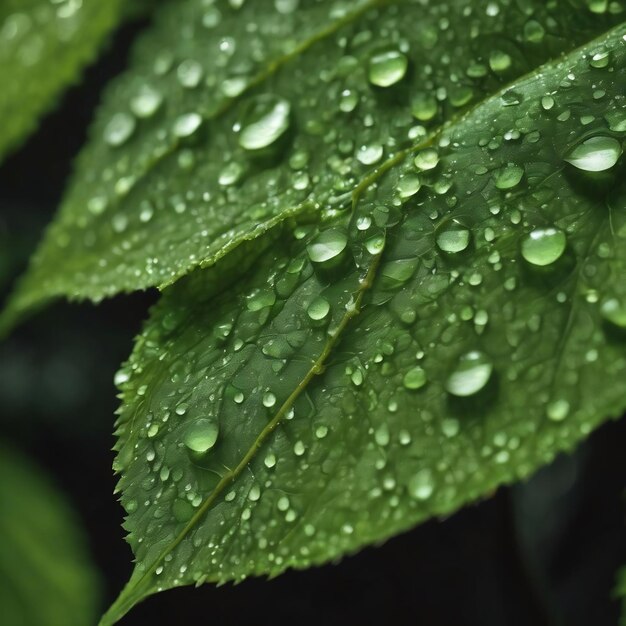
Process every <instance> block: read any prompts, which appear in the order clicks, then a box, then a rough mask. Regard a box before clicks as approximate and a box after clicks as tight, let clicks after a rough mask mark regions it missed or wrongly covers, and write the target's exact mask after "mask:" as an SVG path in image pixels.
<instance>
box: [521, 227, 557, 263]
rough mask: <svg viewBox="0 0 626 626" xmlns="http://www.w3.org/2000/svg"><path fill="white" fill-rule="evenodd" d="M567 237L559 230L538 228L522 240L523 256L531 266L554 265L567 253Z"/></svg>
mask: <svg viewBox="0 0 626 626" xmlns="http://www.w3.org/2000/svg"><path fill="white" fill-rule="evenodd" d="M566 245H567V237H566V236H565V233H564V232H563V231H562V230H560V229H559V228H537V229H536V230H533V231H532V232H531V233H528V235H526V237H524V239H523V240H522V256H523V257H524V260H526V261H528V263H530V264H531V265H538V266H546V265H550V264H552V263H554V262H555V261H556V260H557V259H559V258H560V257H561V255H562V254H563V252H565V247H566Z"/></svg>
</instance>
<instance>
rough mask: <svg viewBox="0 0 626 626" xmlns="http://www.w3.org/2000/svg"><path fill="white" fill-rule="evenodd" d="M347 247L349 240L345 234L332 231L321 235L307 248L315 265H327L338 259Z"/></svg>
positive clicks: (326, 231)
mask: <svg viewBox="0 0 626 626" xmlns="http://www.w3.org/2000/svg"><path fill="white" fill-rule="evenodd" d="M347 245H348V238H347V236H346V234H345V233H344V232H342V231H340V230H336V229H330V230H325V231H324V232H322V233H320V234H319V235H318V236H317V237H316V238H315V240H313V241H312V242H311V243H310V244H309V245H308V246H307V252H308V253H309V258H310V259H311V261H313V262H314V263H326V262H328V261H331V260H332V259H335V258H336V257H338V256H339V255H340V254H341V253H342V252H343V251H344V250H345V248H346V246H347Z"/></svg>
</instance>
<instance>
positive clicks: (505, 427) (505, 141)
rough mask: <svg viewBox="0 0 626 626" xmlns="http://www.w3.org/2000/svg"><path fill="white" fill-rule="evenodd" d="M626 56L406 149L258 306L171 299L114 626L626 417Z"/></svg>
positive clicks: (149, 343)
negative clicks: (158, 600)
mask: <svg viewBox="0 0 626 626" xmlns="http://www.w3.org/2000/svg"><path fill="white" fill-rule="evenodd" d="M490 6H491V5H490ZM391 15H392V16H393V17H390V19H392V20H393V23H394V24H396V27H398V28H399V27H400V26H399V25H400V24H402V23H404V22H406V20H405V19H403V14H402V13H401V12H400V11H398V12H397V13H395V12H392V14H391ZM507 18H508V20H509V22H508V23H509V24H511V23H512V22H511V19H512V17H511V15H508V16H507ZM379 19H380V16H379ZM481 19H483V18H481ZM464 28H468V30H470V31H471V30H472V25H471V24H470V25H467V24H464ZM387 31H389V32H393V28H390V27H389V28H386V29H382V31H381V32H387ZM625 37H626V25H624V24H622V25H620V26H619V27H617V28H616V29H614V30H611V31H609V32H608V33H607V34H605V35H603V36H602V37H600V38H599V39H596V40H594V41H591V42H589V43H588V44H586V45H585V46H583V47H581V48H579V49H577V50H575V51H573V52H571V53H570V54H569V55H567V56H565V57H562V58H559V59H558V60H555V61H553V62H550V63H548V64H546V65H544V66H542V67H539V68H536V70H534V71H532V72H529V73H528V74H527V75H526V76H524V77H522V78H520V79H518V80H516V81H514V82H513V83H512V84H510V85H508V86H506V87H504V88H502V89H500V90H499V91H497V92H496V93H494V94H493V95H492V96H490V97H487V98H485V99H484V100H483V101H481V102H479V103H477V104H476V106H474V107H473V108H471V109H469V110H467V111H465V112H464V113H462V114H459V115H456V116H453V117H452V118H451V119H450V120H449V122H448V123H447V124H445V125H444V126H443V127H436V128H435V129H434V130H433V131H432V132H430V133H428V134H427V135H426V136H425V137H424V138H423V139H422V140H421V141H419V142H418V143H417V144H416V145H413V146H410V147H407V148H405V149H402V150H399V151H396V152H395V153H394V154H393V156H390V158H389V159H388V160H386V161H383V162H381V164H380V165H379V167H378V169H377V170H375V171H374V172H373V173H370V174H369V175H368V176H367V177H366V178H364V179H363V180H362V181H361V183H360V184H358V185H357V186H356V187H355V188H354V192H353V193H352V194H351V199H352V202H351V205H350V206H348V207H346V208H345V209H344V210H343V211H337V212H336V213H335V214H334V215H326V216H324V217H323V218H322V219H321V221H320V223H319V224H317V225H308V226H307V225H302V224H301V225H299V226H298V227H296V228H293V229H290V228H285V229H284V232H283V233H282V235H281V236H280V237H279V238H278V239H277V242H276V243H274V245H273V246H272V247H271V249H270V252H269V253H266V254H264V255H262V257H261V259H260V260H259V261H257V262H255V264H254V265H255V271H254V272H252V273H249V274H248V275H247V276H246V277H245V278H244V279H242V280H240V281H239V282H238V283H237V284H236V286H234V287H231V288H230V289H226V290H224V289H223V288H222V287H221V286H220V285H219V284H218V283H217V284H216V280H218V278H219V272H220V266H219V265H218V266H217V267H216V268H209V269H207V270H204V271H201V272H195V273H193V274H191V275H190V276H188V277H187V278H185V279H184V280H181V281H179V282H178V283H177V284H176V285H174V286H172V287H170V288H168V289H167V290H165V293H164V296H163V298H162V300H161V302H160V303H159V304H158V305H157V306H156V307H155V309H154V310H153V311H152V314H151V318H150V320H149V322H148V323H147V325H146V328H145V330H144V332H143V334H142V335H141V336H140V337H139V339H138V341H137V345H136V347H135V351H134V353H133V355H132V356H131V359H130V361H129V363H128V364H127V365H126V366H125V367H124V368H123V369H122V370H120V372H119V373H118V375H117V380H118V383H120V385H121V389H122V400H123V403H122V407H121V412H120V417H119V421H118V424H117V435H118V437H119V441H118V444H117V449H118V451H119V453H118V456H117V460H116V469H117V470H118V471H119V472H120V473H121V478H120V483H119V488H120V490H121V491H122V503H123V505H124V507H125V508H126V511H127V512H128V518H127V520H126V524H125V526H126V528H127V530H128V532H129V536H128V538H129V541H130V544H131V546H132V548H133V551H134V553H135V556H136V560H137V565H136V568H135V572H134V573H133V576H132V577H131V580H130V582H129V583H128V585H127V587H126V588H125V590H124V591H123V592H122V594H121V596H120V598H119V599H118V600H117V601H116V603H115V604H114V605H113V607H112V608H111V609H110V611H109V612H108V613H107V614H106V615H105V617H104V618H103V620H102V624H103V625H106V624H111V623H113V622H114V621H115V620H116V619H119V617H120V616H121V615H123V614H124V613H125V612H126V611H128V610H129V609H130V608H131V607H132V606H133V605H134V604H135V603H136V602H138V601H139V600H141V599H142V598H144V597H146V596H147V595H150V594H152V593H155V592H157V591H161V590H164V589H167V588H171V587H176V586H179V585H186V584H192V583H196V584H197V583H200V582H204V581H214V582H224V581H228V580H240V579H242V578H244V577H246V576H248V575H260V574H268V575H271V576H274V575H277V574H279V573H280V572H282V571H283V570H284V569H286V568H288V567H297V568H299V567H307V566H309V565H311V564H315V563H321V562H324V561H327V560H330V559H334V558H337V557H339V556H341V555H343V554H345V553H350V552H353V551H355V550H357V549H359V548H360V547H362V546H364V545H366V544H369V543H373V542H379V541H381V540H384V539H386V538H387V537H390V536H391V535H393V534H396V533H398V532H401V531H403V530H405V529H407V528H409V527H411V526H413V525H414V524H416V523H418V522H420V521H422V520H424V519H427V518H428V517H431V516H434V515H445V514H449V513H451V512H452V511H454V510H455V509H457V508H458V507H459V506H461V505H463V504H464V503H466V502H469V501H471V500H474V499H476V498H479V497H481V496H485V495H486V494H489V493H491V492H492V490H493V489H495V488H496V487H497V486H498V485H500V484H503V483H508V482H511V481H514V480H518V479H520V478H524V477H526V476H528V475H529V474H530V473H532V472H533V471H534V470H535V469H536V468H537V467H539V466H540V465H542V464H544V463H547V462H549V461H550V460H551V459H553V458H554V456H555V455H556V454H557V453H558V452H559V451H564V450H571V449H572V447H573V446H574V445H575V444H576V443H577V442H578V441H580V440H581V439H582V438H584V437H585V436H586V435H587V434H588V433H589V432H590V431H591V430H592V429H593V428H594V427H596V426H597V425H598V424H600V423H602V422H603V421H604V420H605V419H606V418H607V417H611V416H613V417H614V416H618V415H620V414H621V412H622V411H623V410H624V408H626V394H625V393H624V387H623V381H624V376H625V372H626V335H625V333H626V286H625V283H624V281H623V276H624V272H625V271H626V211H625V210H624V209H625V207H626V183H625V182H624V181H625V178H624V158H623V156H622V146H623V142H624V137H625V136H626V125H625V124H624V121H625V117H624V110H625V108H624V105H625V95H624V89H623V85H624V80H625V78H626V46H625ZM465 57H466V58H469V57H470V55H469V54H467V53H466V54H465ZM494 58H495V59H497V62H496V60H494V61H493V63H492V65H495V66H496V67H501V66H502V65H503V64H504V61H503V60H502V58H501V57H500V56H497V57H495V56H494ZM397 61H398V59H397V55H394V54H391V53H388V52H387V53H385V55H384V58H383V62H384V63H391V66H392V69H393V67H396V68H397V65H396V64H397ZM387 71H391V70H390V69H389V68H387ZM394 71H396V70H394ZM381 80H382V79H381ZM245 254H246V251H245V250H241V251H240V255H237V256H240V257H241V258H242V259H243V258H245Z"/></svg>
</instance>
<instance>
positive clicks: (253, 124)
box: [239, 94, 291, 150]
mask: <svg viewBox="0 0 626 626" xmlns="http://www.w3.org/2000/svg"><path fill="white" fill-rule="evenodd" d="M290 112H291V105H290V104H289V102H288V101H287V100H285V99H283V98H279V97H278V96H275V95H273V94H263V95H261V96H257V97H256V98H254V99H253V100H252V101H251V102H250V103H249V105H248V108H247V109H246V112H245V114H244V119H243V121H242V124H241V131H240V133H239V145H240V146H241V147H242V148H245V149H246V150H261V149H263V148H267V147H268V146H269V145H271V144H273V143H274V142H275V141H276V140H277V139H278V138H279V137H281V136H282V135H283V134H284V133H285V131H286V130H287V129H288V128H289V115H290Z"/></svg>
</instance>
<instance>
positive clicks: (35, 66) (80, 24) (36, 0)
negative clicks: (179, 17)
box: [0, 0, 121, 174]
mask: <svg viewBox="0 0 626 626" xmlns="http://www.w3.org/2000/svg"><path fill="white" fill-rule="evenodd" d="M120 5H121V2H120V0H106V1H104V2H103V1H102V0H81V1H76V0H60V1H56V2H51V1H50V0H4V1H3V2H2V6H1V7H0V85H2V89H1V90H0V119H2V131H0V159H2V157H4V156H5V154H6V153H7V152H8V151H10V150H11V149H13V148H15V147H16V146H17V144H18V143H19V142H20V141H22V140H23V139H24V137H26V135H28V133H30V132H31V131H32V130H33V128H34V127H35V125H36V124H37V120H38V119H39V117H40V116H41V115H42V113H45V112H46V111H47V110H48V109H49V108H50V107H51V106H52V104H53V103H54V102H55V101H56V99H57V98H58V96H59V94H60V93H61V91H62V90H63V89H64V88H65V87H67V85H68V84H71V83H73V82H75V81H76V80H77V79H78V77H79V76H80V72H81V70H82V69H83V68H84V67H85V65H87V63H89V62H90V61H92V60H93V58H94V57H95V55H96V54H97V52H98V50H99V48H100V46H101V44H102V41H103V39H104V38H105V37H106V36H107V35H108V34H109V33H110V32H111V30H112V29H113V28H114V27H115V26H116V25H117V23H118V21H119V18H120ZM33 174H35V173H33Z"/></svg>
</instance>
